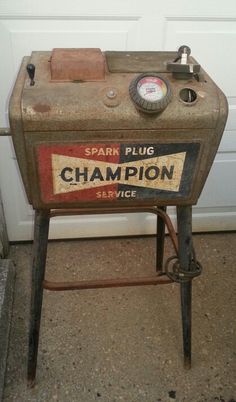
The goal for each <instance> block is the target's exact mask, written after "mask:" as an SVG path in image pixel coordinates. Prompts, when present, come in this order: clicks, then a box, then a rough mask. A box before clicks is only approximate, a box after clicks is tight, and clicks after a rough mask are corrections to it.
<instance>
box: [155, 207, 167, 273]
mask: <svg viewBox="0 0 236 402" xmlns="http://www.w3.org/2000/svg"><path fill="white" fill-rule="evenodd" d="M159 208H160V209H162V210H163V211H164V212H166V207H159ZM164 243H165V222H164V221H163V219H162V218H161V217H160V216H159V215H158V216H157V236H156V271H157V272H160V271H162V267H163V257H164Z"/></svg>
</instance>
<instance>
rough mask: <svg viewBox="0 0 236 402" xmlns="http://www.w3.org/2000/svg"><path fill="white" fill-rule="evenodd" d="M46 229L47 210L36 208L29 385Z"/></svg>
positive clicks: (33, 371) (33, 372)
mask: <svg viewBox="0 0 236 402" xmlns="http://www.w3.org/2000/svg"><path fill="white" fill-rule="evenodd" d="M48 229H49V211H44V210H36V211H35V222H34V246H33V263H32V288H31V310H30V329H29V352H28V384H29V386H33V385H34V380H35V375H36V366H37V355H38V342H39V329H40V318H41V309H42V301H43V280H44V272H45V264H46V256H47V243H48Z"/></svg>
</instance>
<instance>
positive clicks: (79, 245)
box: [4, 233, 236, 402]
mask: <svg viewBox="0 0 236 402" xmlns="http://www.w3.org/2000/svg"><path fill="white" fill-rule="evenodd" d="M194 243H195V247H196V251H197V255H198V259H199V260H200V261H201V262H202V264H203V266H204V272H203V274H202V276H201V277H200V278H197V279H195V280H194V286H193V364H192V369H191V370H190V371H185V370H184V369H183V365H182V339H181V321H180V309H179V285H178V284H171V285H164V286H162V287H155V286H147V287H136V288H123V289H122V288H120V289H104V290H84V291H80V292H79V291H74V292H59V293H57V292H49V291H45V293H44V303H43V312H42V322H41V337H40V346H39V358H38V371H37V383H36V386H35V388H34V389H27V386H26V361H27V332H28V316H29V301H30V254H31V247H32V246H31V245H29V244H22V245H14V246H11V258H12V259H13V260H14V261H15V263H16V267H17V278H16V289H15V301H14V308H13V319H12V330H11V339H10V350H9V357H8V368H7V376H6V384H5V391H4V402H10V401H17V402H24V401H31V402H33V401H34V402H36V401H37V402H41V401H42V402H45V401H47V402H51V401H52V402H53V401H61V402H67V401H68V402H74V401H81V402H92V401H101V402H118V401H126V402H141V401H142V402H160V401H162V402H171V401H179V402H183V401H186V402H204V401H207V402H216V401H221V402H224V401H225V402H229V401H230V402H233V401H234V402H235V401H236V336H235V332H236V331H235V330H236V323H235V316H236V300H235V294H236V291H235V290H236V284H235V282H236V281H235V265H236V264H235V262H236V234H233V233H226V234H211V235H206V234H204V235H195V236H194ZM168 253H172V250H171V247H170V243H169V239H167V247H166V254H168ZM154 256H155V239H154V238H143V239H142V238H136V239H131V238H130V239H119V240H89V241H85V240H80V241H58V242H50V244H49V250H48V264H47V277H48V278H57V279H58V280H62V279H65V280H66V279H71V278H72V279H73V278H78V277H81V278H92V277H94V276H95V275H96V277H97V278H101V277H111V276H121V275H124V276H125V275H128V274H130V275H135V274H137V275H141V274H144V275H145V274H148V273H151V272H153V269H154V261H155V257H154ZM95 273H96V274H95Z"/></svg>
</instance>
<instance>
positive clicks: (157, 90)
mask: <svg viewBox="0 0 236 402" xmlns="http://www.w3.org/2000/svg"><path fill="white" fill-rule="evenodd" d="M137 91H138V94H139V95H140V96H141V98H143V99H145V100H146V101H148V102H157V101H159V100H161V99H163V98H164V97H165V96H166V94H167V86H166V84H165V82H164V81H163V80H162V79H160V78H158V77H152V76H148V77H144V78H141V80H140V81H139V82H138V84H137Z"/></svg>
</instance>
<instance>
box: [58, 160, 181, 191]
mask: <svg viewBox="0 0 236 402" xmlns="http://www.w3.org/2000/svg"><path fill="white" fill-rule="evenodd" d="M185 156H186V152H179V153H176V154H172V155H165V156H161V157H155V158H150V159H144V160H139V161H133V162H128V163H122V164H117V163H110V162H109V164H108V163H107V162H101V161H95V160H91V159H84V158H74V157H68V156H63V155H57V154H52V169H53V190H54V194H60V193H67V192H71V191H79V190H85V189H89V188H94V187H101V186H104V185H111V184H126V185H130V186H138V187H145V188H151V189H160V190H168V191H178V190H179V186H180V182H181V177H182V173H183V166H184V161H185ZM151 166H155V167H158V168H159V169H160V174H159V175H158V177H157V178H156V179H152V180H150V179H147V178H146V177H145V174H143V177H142V179H141V180H140V179H139V171H140V168H141V167H143V169H144V172H145V171H146V170H147V169H148V168H150V167H151ZM171 166H174V169H173V176H172V178H171V179H169V178H168V177H167V176H166V175H165V176H164V178H162V175H161V171H162V168H163V167H166V168H167V170H168V171H170V169H171ZM65 167H70V168H71V169H73V172H72V173H68V174H67V175H68V179H69V178H73V181H70V182H66V181H64V180H62V178H61V171H62V170H63V169H64V168H65ZM78 167H79V168H80V171H81V172H84V169H85V168H87V169H88V170H87V172H88V181H84V180H83V179H82V180H83V181H81V182H78V181H77V182H76V181H75V173H74V171H75V169H76V168H78ZM96 167H97V168H99V170H100V172H101V175H102V177H103V178H104V180H100V179H94V180H93V181H90V180H89V178H90V177H91V175H92V174H93V172H94V168H96ZM107 167H110V168H111V169H112V171H113V172H114V171H115V170H116V169H117V168H118V167H121V173H120V179H119V180H113V181H111V180H106V170H107ZM132 167H135V168H137V169H138V172H137V174H136V175H135V176H131V177H129V178H128V179H125V174H126V169H127V168H132ZM150 176H151V173H150Z"/></svg>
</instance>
